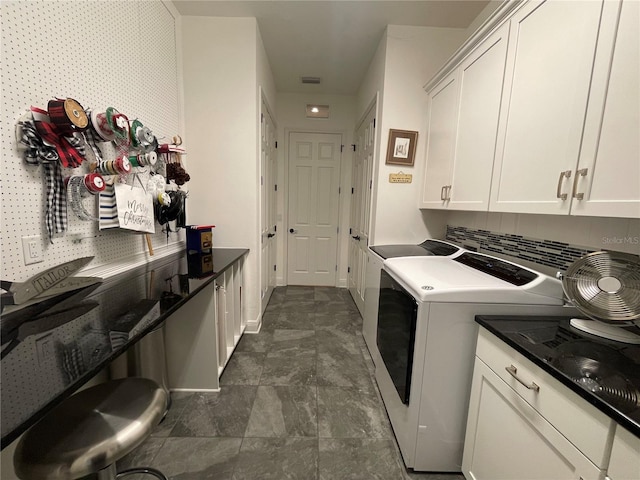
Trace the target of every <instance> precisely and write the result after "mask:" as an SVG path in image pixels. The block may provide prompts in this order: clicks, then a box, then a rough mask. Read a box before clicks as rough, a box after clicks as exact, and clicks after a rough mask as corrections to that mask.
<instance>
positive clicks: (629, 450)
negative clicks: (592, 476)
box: [607, 425, 640, 480]
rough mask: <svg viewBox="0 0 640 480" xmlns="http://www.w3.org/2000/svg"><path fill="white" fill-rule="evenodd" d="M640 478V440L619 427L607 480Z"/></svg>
mask: <svg viewBox="0 0 640 480" xmlns="http://www.w3.org/2000/svg"><path fill="white" fill-rule="evenodd" d="M639 478H640V438H639V437H636V436H635V435H634V434H632V433H631V432H630V431H629V430H626V429H625V428H623V427H621V426H620V425H618V426H617V427H616V435H615V437H614V438H613V447H612V449H611V461H610V462H609V468H608V469H607V480H638V479H639Z"/></svg>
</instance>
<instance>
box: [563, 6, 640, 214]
mask: <svg viewBox="0 0 640 480" xmlns="http://www.w3.org/2000/svg"><path fill="white" fill-rule="evenodd" d="M611 3H612V2H611ZM606 6H607V7H609V6H610V5H609V4H607V5H606ZM616 13H617V12H616ZM639 19H640V3H639V2H637V1H633V0H632V1H629V0H625V1H623V2H622V6H621V11H620V18H619V22H608V23H611V24H612V25H613V26H614V27H615V26H616V24H617V27H618V28H617V35H616V31H615V28H611V29H610V30H613V31H607V35H606V38H605V39H602V40H606V42H604V41H602V42H601V43H599V45H598V56H597V57H596V64H595V67H594V79H593V82H592V87H591V94H590V96H589V110H588V111H587V120H586V123H585V132H584V140H583V142H582V151H581V153H580V162H579V164H578V173H579V174H578V176H577V177H575V178H576V188H575V189H573V191H572V193H573V194H574V197H573V200H572V203H571V214H572V215H596V216H607V217H628V218H638V217H640V136H639V135H638V131H640V87H639V85H640V34H639V33H638V32H639V28H638V23H639ZM608 23H607V24H608ZM601 36H604V35H602V34H601ZM612 50H613V58H612V53H611V52H612ZM583 173H584V175H582V174H583ZM580 194H582V196H581V195H580Z"/></svg>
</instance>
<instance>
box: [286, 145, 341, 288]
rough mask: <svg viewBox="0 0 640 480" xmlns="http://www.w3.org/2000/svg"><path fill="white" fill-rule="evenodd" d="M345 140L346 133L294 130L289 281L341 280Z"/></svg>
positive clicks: (331, 283)
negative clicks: (340, 217)
mask: <svg viewBox="0 0 640 480" xmlns="http://www.w3.org/2000/svg"><path fill="white" fill-rule="evenodd" d="M341 145H342V135H340V134H329V133H297V132H292V133H290V134H289V188H288V191H289V216H288V222H287V223H288V232H287V237H288V241H287V283H288V284H289V285H318V286H335V284H336V270H337V251H338V248H337V247H338V214H339V198H340V197H339V187H340V157H341V155H340V149H341Z"/></svg>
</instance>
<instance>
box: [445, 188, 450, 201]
mask: <svg viewBox="0 0 640 480" xmlns="http://www.w3.org/2000/svg"><path fill="white" fill-rule="evenodd" d="M446 188H447V198H446V200H451V185H447V187H446Z"/></svg>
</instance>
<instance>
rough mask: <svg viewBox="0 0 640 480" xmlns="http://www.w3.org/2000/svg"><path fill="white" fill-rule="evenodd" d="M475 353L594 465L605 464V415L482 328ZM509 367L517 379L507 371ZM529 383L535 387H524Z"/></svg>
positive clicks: (609, 430)
mask: <svg viewBox="0 0 640 480" xmlns="http://www.w3.org/2000/svg"><path fill="white" fill-rule="evenodd" d="M476 355H477V356H478V357H479V358H480V359H482V360H483V361H484V362H485V363H486V364H487V365H488V366H489V368H491V369H492V370H493V371H494V372H495V373H496V375H498V376H499V377H500V378H501V379H502V380H504V381H505V382H506V383H507V385H509V386H510V387H511V388H512V389H514V390H515V391H516V392H517V393H518V394H519V395H520V396H522V398H523V399H524V400H526V401H527V402H528V403H529V404H530V405H531V406H532V407H533V408H534V409H535V410H536V411H538V412H539V413H540V414H541V415H542V416H543V417H544V418H545V419H546V420H547V421H548V422H549V423H551V424H552V425H553V426H554V427H555V428H556V429H558V430H559V431H561V432H562V433H563V435H564V436H565V437H566V438H567V439H568V440H569V441H570V442H571V443H573V444H574V445H575V446H576V447H577V448H578V449H579V450H580V451H581V452H582V453H583V454H584V455H585V456H587V457H588V458H589V459H590V460H591V461H592V462H593V463H594V464H596V465H597V466H598V467H600V468H604V467H605V466H606V462H607V460H608V458H607V454H606V452H608V451H609V449H610V445H611V441H612V438H613V431H614V422H613V421H612V420H611V419H610V418H609V417H608V416H607V415H605V414H604V413H602V412H601V411H600V410H598V409H597V408H595V407H594V406H593V405H591V404H589V403H588V402H587V401H586V400H584V399H583V398H581V397H580V396H579V395H577V394H576V393H574V392H572V391H571V390H569V389H568V388H567V387H566V386H564V385H563V384H562V383H560V382H559V381H558V380H556V379H555V378H553V377H552V376H551V375H550V374H548V373H547V372H545V371H544V370H542V369H541V368H540V367H538V366H537V365H535V364H534V363H533V362H531V361H530V360H528V359H527V358H525V357H524V356H523V355H521V354H520V353H518V352H516V351H515V350H514V349H513V348H511V347H510V346H508V345H507V344H506V343H504V342H503V341H502V340H500V339H499V338H497V337H496V336H495V335H493V334H491V333H490V332H488V331H487V330H486V329H484V328H480V332H479V337H478V347H477V351H476ZM513 367H515V372H514V375H515V376H517V379H516V378H515V377H514V376H513V375H512V374H510V373H509V372H508V371H507V369H509V368H510V369H511V370H512V371H513ZM518 379H519V380H521V381H522V383H521V382H519V381H518ZM532 384H535V385H537V387H538V389H535V388H527V386H529V387H531V386H532Z"/></svg>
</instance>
